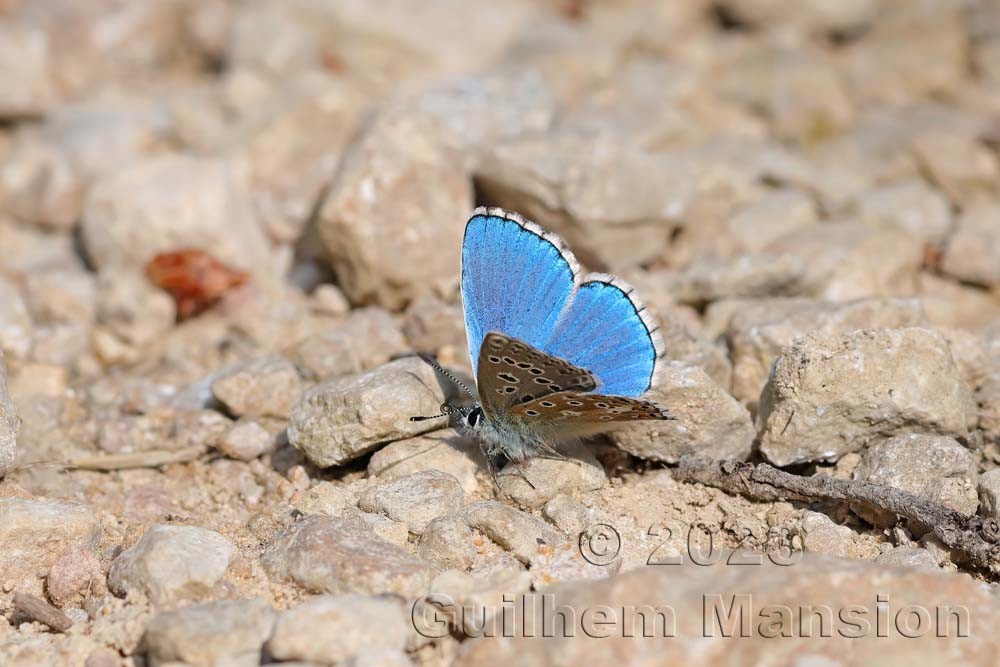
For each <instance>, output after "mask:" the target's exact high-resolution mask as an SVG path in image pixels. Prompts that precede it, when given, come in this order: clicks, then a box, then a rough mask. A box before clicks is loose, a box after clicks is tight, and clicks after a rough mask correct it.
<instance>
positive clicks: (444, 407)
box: [410, 403, 472, 422]
mask: <svg viewBox="0 0 1000 667" xmlns="http://www.w3.org/2000/svg"><path fill="white" fill-rule="evenodd" d="M438 409H439V410H441V412H439V413H437V414H436V415H430V416H427V417H410V421H411V422H422V421H427V420H428V419H437V418H438V417H450V416H451V415H462V416H465V415H467V414H469V413H470V412H471V411H472V408H460V407H457V406H454V405H450V404H448V403H442V404H441V407H440V408H438Z"/></svg>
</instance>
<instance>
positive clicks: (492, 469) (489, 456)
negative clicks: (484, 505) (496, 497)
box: [479, 442, 500, 489]
mask: <svg viewBox="0 0 1000 667" xmlns="http://www.w3.org/2000/svg"><path fill="white" fill-rule="evenodd" d="M479 451H481V452H482V453H483V458H484V459H485V460H486V469H487V470H488V471H489V473H490V479H491V480H493V488H496V489H498V488H500V483H499V482H498V481H497V465H496V463H494V462H493V453H492V452H491V451H490V448H489V447H488V446H487V445H486V443H484V442H480V443H479Z"/></svg>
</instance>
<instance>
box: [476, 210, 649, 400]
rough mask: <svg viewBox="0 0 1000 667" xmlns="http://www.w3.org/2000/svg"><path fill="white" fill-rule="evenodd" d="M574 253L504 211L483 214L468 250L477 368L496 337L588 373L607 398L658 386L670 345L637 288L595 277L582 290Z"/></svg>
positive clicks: (599, 276) (538, 229)
mask: <svg viewBox="0 0 1000 667" xmlns="http://www.w3.org/2000/svg"><path fill="white" fill-rule="evenodd" d="M578 273H579V268H578V265H577V262H576V259H575V258H574V257H573V254H572V253H571V252H570V251H569V250H568V249H567V248H566V247H565V245H564V244H563V243H562V241H561V239H559V237H558V236H556V235H555V234H552V233H550V232H546V231H544V230H543V229H542V228H541V227H539V226H538V225H535V224H534V223H531V222H528V221H526V220H523V219H522V218H521V217H520V216H517V215H515V214H511V213H506V212H505V211H502V210H500V209H486V208H479V209H476V211H475V213H474V214H473V216H472V218H471V219H470V220H469V222H468V224H467V225H466V227H465V239H464V241H463V244H462V301H463V305H464V307H465V324H466V333H467V336H468V340H469V352H470V354H471V355H472V365H473V370H474V371H475V370H478V369H477V365H478V358H479V348H480V347H481V346H482V343H483V338H484V337H485V336H486V334H487V333H489V332H490V331H499V332H501V333H504V334H506V335H508V336H511V337H513V338H517V339H519V340H522V341H524V342H525V343H528V344H529V345H531V346H532V347H536V348H538V349H540V350H542V351H543V352H545V353H547V354H550V355H553V356H556V357H559V358H562V359H565V360H566V361H568V362H570V363H572V364H574V365H576V366H580V367H582V368H586V369H587V370H589V371H591V372H592V373H593V374H594V375H596V376H597V378H598V379H599V381H600V386H599V389H600V391H601V392H603V393H605V394H613V395H618V396H638V395H639V394H642V393H643V392H645V391H646V390H647V389H648V388H649V387H650V386H652V383H653V376H654V371H655V366H656V363H657V360H658V358H659V357H660V355H661V348H662V344H661V343H660V340H659V337H658V336H657V335H656V330H655V328H654V327H653V326H652V324H651V323H650V321H649V319H648V315H647V313H646V312H645V308H644V307H643V306H642V305H641V304H640V303H638V302H637V301H636V300H635V299H634V297H633V296H632V290H631V288H630V287H628V286H627V285H625V284H624V283H623V282H621V281H619V280H618V279H616V278H614V277H612V276H606V275H601V274H593V275H591V276H588V280H587V281H586V282H584V283H583V284H582V285H579V287H578Z"/></svg>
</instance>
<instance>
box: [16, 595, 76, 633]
mask: <svg viewBox="0 0 1000 667" xmlns="http://www.w3.org/2000/svg"><path fill="white" fill-rule="evenodd" d="M14 610H15V611H17V612H19V613H21V614H23V615H24V616H26V617H28V618H30V619H31V620H33V621H38V622H39V623H43V624H45V625H47V626H49V627H50V628H52V629H53V630H55V631H56V632H66V631H67V630H69V629H70V627H72V625H73V621H71V620H70V619H69V616H67V615H66V614H64V613H62V612H61V611H59V610H58V609H56V608H55V607H53V606H52V605H50V604H49V603H48V602H46V601H45V600H43V599H41V598H37V597H35V596H34V595H28V594H27V593H14Z"/></svg>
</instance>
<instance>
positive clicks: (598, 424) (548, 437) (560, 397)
mask: <svg viewBox="0 0 1000 667" xmlns="http://www.w3.org/2000/svg"><path fill="white" fill-rule="evenodd" d="M509 418H510V419H511V420H512V421H515V422H517V423H518V424H519V425H520V429H521V430H522V431H529V432H534V433H537V434H538V436H539V439H540V440H541V441H543V442H546V441H548V442H556V441H559V440H561V439H565V438H570V437H574V436H584V435H593V434H595V433H601V432H603V431H607V430H610V429H612V428H615V427H617V426H621V425H623V424H626V423H629V424H630V423H634V422H638V421H649V420H668V419H674V417H673V416H671V414H670V412H669V411H668V410H667V409H666V408H665V407H663V406H662V405H660V404H658V403H655V402H653V401H647V400H643V399H641V398H627V397H624V396H605V395H603V394H590V393H586V392H581V391H560V392H556V393H554V394H549V395H547V396H542V397H540V398H536V399H534V400H531V401H527V402H524V403H519V404H518V405H515V406H513V407H511V408H510V413H509Z"/></svg>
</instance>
